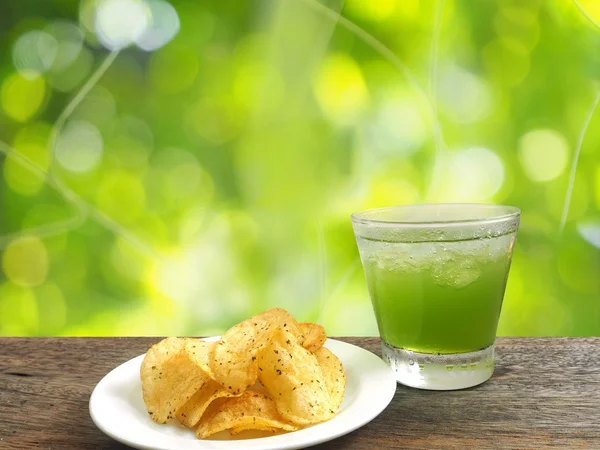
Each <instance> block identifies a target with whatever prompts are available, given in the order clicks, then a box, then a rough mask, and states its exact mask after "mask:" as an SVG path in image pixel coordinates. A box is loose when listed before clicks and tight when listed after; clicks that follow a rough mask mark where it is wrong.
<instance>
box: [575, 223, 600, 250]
mask: <svg viewBox="0 0 600 450" xmlns="http://www.w3.org/2000/svg"><path fill="white" fill-rule="evenodd" d="M577 232H578V233H579V235H580V236H581V237H582V238H583V239H584V240H585V241H586V242H587V243H589V244H591V245H593V246H594V247H596V248H600V221H595V222H581V223H579V224H577Z"/></svg>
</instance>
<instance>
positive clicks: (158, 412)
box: [140, 338, 210, 423]
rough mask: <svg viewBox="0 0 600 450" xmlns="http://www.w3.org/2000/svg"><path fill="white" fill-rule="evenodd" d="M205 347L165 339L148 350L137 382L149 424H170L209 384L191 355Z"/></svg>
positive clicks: (207, 376)
mask: <svg viewBox="0 0 600 450" xmlns="http://www.w3.org/2000/svg"><path fill="white" fill-rule="evenodd" d="M188 344H189V345H188ZM206 345H207V344H206V343H205V342H203V341H198V340H194V339H177V338H167V339H164V340H162V341H161V342H159V343H158V344H156V345H154V346H153V347H152V348H151V349H150V350H148V352H147V353H146V356H145V357H144V361H143V362H142V366H141V369H140V378H141V380H142V394H143V398H144V403H145V404H146V408H147V410H148V413H149V414H150V416H151V417H152V420H154V421H155V422H157V423H166V422H169V421H170V420H172V419H173V418H174V417H175V412H176V411H177V410H178V409H179V408H181V407H182V406H183V405H184V404H185V403H186V402H187V401H188V400H189V399H190V398H191V397H192V396H193V395H194V394H195V393H196V391H197V390H198V389H199V387H200V386H202V385H203V384H204V383H206V382H207V381H209V380H210V377H209V375H208V374H207V373H206V371H205V370H204V369H203V367H202V365H201V364H199V363H198V358H197V355H196V354H195V353H194V352H196V351H198V352H202V351H204V350H205V346H206Z"/></svg>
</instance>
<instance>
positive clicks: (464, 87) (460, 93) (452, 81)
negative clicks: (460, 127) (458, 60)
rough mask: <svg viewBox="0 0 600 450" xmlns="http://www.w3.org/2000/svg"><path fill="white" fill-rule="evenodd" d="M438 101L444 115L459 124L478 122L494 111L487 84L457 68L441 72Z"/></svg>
mask: <svg viewBox="0 0 600 450" xmlns="http://www.w3.org/2000/svg"><path fill="white" fill-rule="evenodd" d="M438 99H439V104H440V109H441V110H442V112H443V113H444V115H445V116H446V117H448V118H449V119H451V120H453V121H454V122H457V123H465V124H466V123H474V122H478V121H480V120H482V119H485V118H486V117H487V116H488V115H489V114H490V111H491V109H492V95H491V93H490V89H489V88H488V86H487V84H486V83H485V82H484V81H483V80H482V79H481V78H479V77H478V76H476V75H474V74H472V73H470V72H467V71H466V70H463V69H461V68H460V67H457V66H449V67H446V68H445V69H444V70H442V71H441V74H440V81H439V88H438Z"/></svg>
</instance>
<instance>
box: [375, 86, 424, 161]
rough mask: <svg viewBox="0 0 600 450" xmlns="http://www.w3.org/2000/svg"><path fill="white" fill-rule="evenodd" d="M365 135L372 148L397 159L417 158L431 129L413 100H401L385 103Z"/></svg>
mask: <svg viewBox="0 0 600 450" xmlns="http://www.w3.org/2000/svg"><path fill="white" fill-rule="evenodd" d="M397 97H398V96H397ZM365 131H366V135H367V141H366V142H365V143H366V145H367V146H368V147H370V148H372V149H374V150H377V151H378V152H379V153H385V154H393V155H396V156H398V155H405V156H408V155H411V154H413V153H414V152H415V151H416V150H418V149H419V147H421V146H422V145H423V143H424V142H425V139H426V138H427V125H426V123H425V120H424V119H423V116H422V114H421V112H420V111H419V109H418V108H417V106H416V105H415V104H414V103H413V102H412V101H411V99H404V98H401V97H400V98H393V97H392V98H390V99H388V100H386V101H384V102H383V104H382V106H381V107H380V108H379V109H378V112H377V115H376V117H375V119H374V120H373V122H372V123H371V124H370V125H368V126H367V127H366V130H365ZM369 151H371V149H370V150H369Z"/></svg>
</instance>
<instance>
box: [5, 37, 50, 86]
mask: <svg viewBox="0 0 600 450" xmlns="http://www.w3.org/2000/svg"><path fill="white" fill-rule="evenodd" d="M57 51H58V42H57V41H56V39H54V37H52V36H51V35H50V34H48V33H46V32H44V31H40V30H32V31H28V32H26V33H24V34H22V35H21V36H19V38H18V39H17V40H16V41H15V44H14V46H13V50H12V57H13V64H14V65H15V67H16V68H17V70H18V71H19V73H20V74H21V75H22V76H24V77H26V78H31V77H35V76H37V75H38V74H41V73H44V72H45V71H46V70H48V69H49V68H50V66H51V65H52V63H53V61H54V58H55V57H56V54H57Z"/></svg>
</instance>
